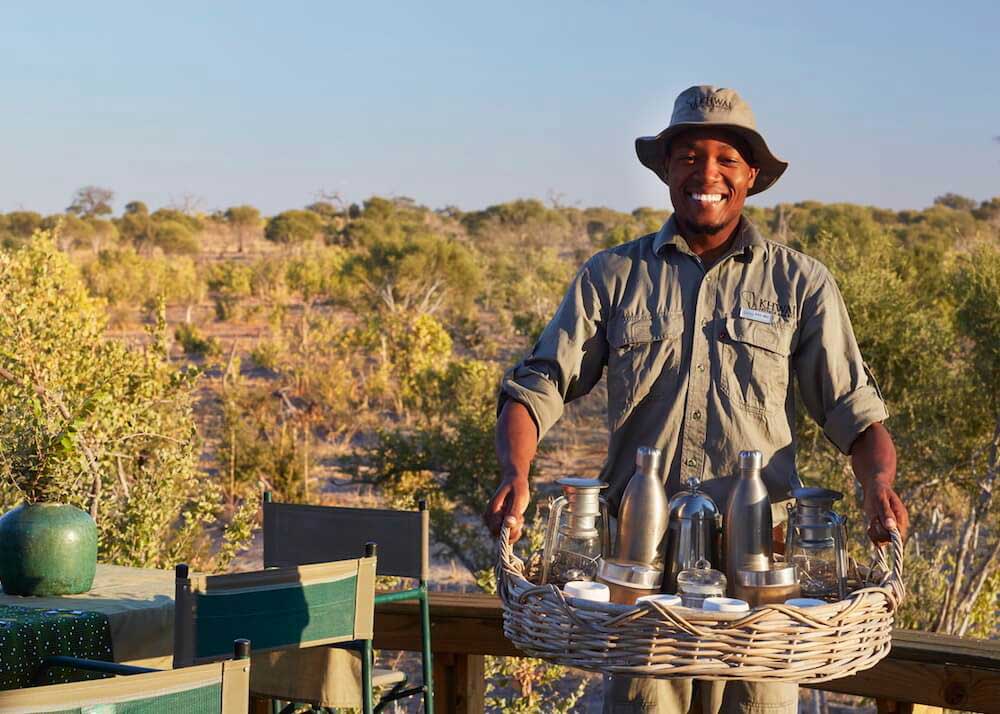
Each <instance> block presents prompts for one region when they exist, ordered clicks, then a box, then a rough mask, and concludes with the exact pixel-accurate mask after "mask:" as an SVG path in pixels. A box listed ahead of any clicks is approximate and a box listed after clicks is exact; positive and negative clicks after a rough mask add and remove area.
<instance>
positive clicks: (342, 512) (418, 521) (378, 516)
mask: <svg viewBox="0 0 1000 714" xmlns="http://www.w3.org/2000/svg"><path fill="white" fill-rule="evenodd" d="M429 534H430V521H429V518H428V512H427V510H426V509H424V510H418V511H394V510H388V509H378V508H340V507H335V506H310V505H306V504H299V503H274V502H272V501H268V500H266V498H265V501H264V567H265V568H270V567H278V568H281V567H286V566H294V565H307V564H309V563H324V562H327V561H330V560H342V559H344V558H350V557H353V556H356V554H357V553H358V552H359V550H360V549H361V548H362V547H363V546H364V544H365V543H369V542H374V543H377V544H378V566H377V567H378V574H379V575H389V576H395V577H399V578H416V579H418V580H423V581H426V580H427V577H428V570H429V561H430V557H429V547H430V535H429Z"/></svg>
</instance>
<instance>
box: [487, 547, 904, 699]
mask: <svg viewBox="0 0 1000 714" xmlns="http://www.w3.org/2000/svg"><path fill="white" fill-rule="evenodd" d="M892 536H893V538H892V552H893V557H892V566H891V568H890V567H889V565H888V564H887V563H886V554H885V551H884V550H883V549H878V550H877V551H876V556H875V562H874V564H873V567H872V569H871V572H872V573H878V574H880V575H879V577H878V582H877V583H876V584H869V585H870V586H869V587H864V588H862V589H859V590H856V591H855V592H853V593H852V594H851V595H850V596H849V597H848V598H847V599H845V600H841V601H839V602H835V603H829V604H827V605H823V606H818V607H811V608H797V607H789V606H786V605H766V606H763V607H759V608H756V609H754V610H753V611H751V612H750V613H749V614H746V613H722V612H708V611H703V610H695V609H690V608H685V607H665V606H663V605H662V604H659V603H646V604H643V605H639V606H635V607H629V606H625V605H613V604H603V603H593V602H588V601H584V600H576V599H572V600H571V601H568V600H567V599H566V598H565V597H564V596H563V594H562V592H561V591H560V590H559V589H558V588H556V587H554V586H551V585H534V584H533V583H531V582H529V581H528V580H526V579H525V570H524V563H523V562H522V561H521V560H520V559H519V558H518V557H517V556H515V555H514V551H513V548H512V546H511V544H510V543H509V538H508V532H507V529H506V528H504V530H503V532H502V533H501V536H500V547H499V559H498V565H497V582H498V585H499V592H500V598H501V600H502V601H503V608H504V634H505V635H506V636H507V638H508V639H510V641H511V642H513V643H514V644H515V645H516V646H517V647H518V649H520V650H522V651H523V652H524V653H525V654H527V655H530V656H532V657H541V658H542V659H545V660H548V661H550V662H555V663H558V664H564V665H569V666H571V667H579V668H581V669H586V670H591V671H596V672H610V673H617V674H629V675H637V676H644V677H656V678H663V679H669V678H676V677H696V678H698V679H723V680H728V679H743V680H758V681H781V682H799V683H815V682H825V681H828V680H831V679H837V678H839V677H846V676H848V675H851V674H854V673H855V672H858V671H860V670H863V669H868V668H869V667H872V666H874V665H875V663H876V662H878V661H879V660H880V659H882V658H883V657H885V656H886V655H887V654H888V653H889V648H890V645H891V636H892V624H893V616H894V613H895V612H896V609H897V607H898V606H899V602H900V600H901V599H902V597H903V594H904V589H903V580H902V569H903V552H902V542H901V541H900V538H899V535H898V533H893V534H892Z"/></svg>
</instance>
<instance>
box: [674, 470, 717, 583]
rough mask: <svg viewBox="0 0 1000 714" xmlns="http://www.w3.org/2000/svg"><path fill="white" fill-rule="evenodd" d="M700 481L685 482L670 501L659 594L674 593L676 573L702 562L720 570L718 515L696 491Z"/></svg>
mask: <svg viewBox="0 0 1000 714" xmlns="http://www.w3.org/2000/svg"><path fill="white" fill-rule="evenodd" d="M700 485H701V481H700V480H698V479H697V478H694V477H692V478H690V479H688V480H687V483H686V487H687V488H686V489H685V490H683V491H681V492H680V493H678V494H677V495H675V496H674V497H673V498H672V499H670V503H669V505H668V511H669V515H668V516H667V540H666V550H665V553H664V556H663V591H664V592H668V593H674V592H677V574H678V573H680V572H681V571H682V570H687V569H688V568H693V567H694V564H695V563H697V562H698V561H699V560H706V561H708V562H709V564H710V565H711V566H712V567H713V568H718V569H720V570H721V569H722V513H720V512H719V508H718V506H716V505H715V501H713V500H712V498H711V497H710V496H709V495H708V494H706V493H704V492H703V491H700V490H699V488H698V487H699V486H700Z"/></svg>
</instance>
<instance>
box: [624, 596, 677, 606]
mask: <svg viewBox="0 0 1000 714" xmlns="http://www.w3.org/2000/svg"><path fill="white" fill-rule="evenodd" d="M641 602H658V603H660V604H661V605H665V606H667V607H673V606H675V605H676V606H679V605H680V604H681V598H680V596H679V595H671V594H669V593H657V594H656V595H643V596H642V597H640V598H636V601H635V604H636V605H638V604H639V603H641Z"/></svg>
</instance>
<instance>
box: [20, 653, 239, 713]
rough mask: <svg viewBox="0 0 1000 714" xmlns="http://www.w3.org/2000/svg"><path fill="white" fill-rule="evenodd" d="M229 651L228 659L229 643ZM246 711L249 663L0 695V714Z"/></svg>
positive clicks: (64, 662)
mask: <svg viewBox="0 0 1000 714" xmlns="http://www.w3.org/2000/svg"><path fill="white" fill-rule="evenodd" d="M229 650H230V656H232V654H231V653H232V641H230V645H229ZM57 659H59V660H60V661H59V662H58V663H54V664H59V665H60V666H77V663H79V664H82V665H83V668H86V669H93V670H108V669H110V670H114V671H118V672H122V671H127V670H129V669H132V670H135V671H138V670H139V669H140V668H129V667H123V666H121V665H117V666H116V665H113V664H112V663H104V662H90V661H88V660H75V661H74V660H73V658H69V657H61V658H57ZM105 665H111V667H105ZM249 706H250V660H249V658H246V659H230V660H226V661H223V662H214V663H211V664H204V665H200V666H197V667H185V668H184V669H172V670H166V671H163V672H157V671H152V672H148V671H147V672H144V673H141V674H131V675H129V676H123V677H113V678H111V679H96V680H91V681H88V682H72V683H70V684H52V685H49V686H46V687H30V688H28V689H18V690H13V691H7V692H0V714H29V713H30V714H105V713H107V714H112V713H113V712H119V713H120V714H125V713H127V714H168V713H169V714H173V713H174V712H184V714H246V712H247V711H248V707H249Z"/></svg>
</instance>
